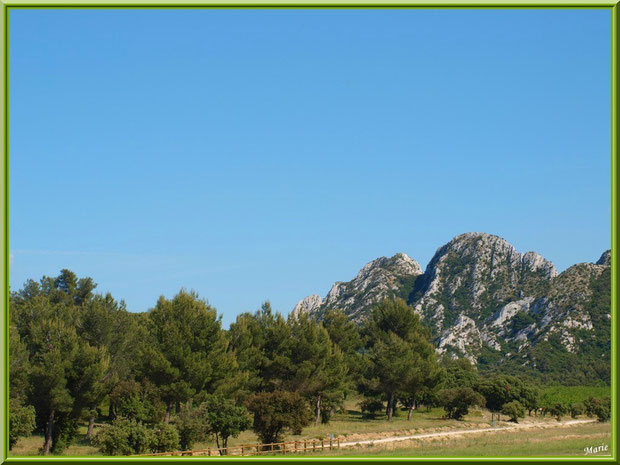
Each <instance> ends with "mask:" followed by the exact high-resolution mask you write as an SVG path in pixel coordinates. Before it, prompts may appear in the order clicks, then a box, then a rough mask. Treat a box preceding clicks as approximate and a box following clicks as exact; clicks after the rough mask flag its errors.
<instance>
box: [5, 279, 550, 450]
mask: <svg viewBox="0 0 620 465" xmlns="http://www.w3.org/2000/svg"><path fill="white" fill-rule="evenodd" d="M95 287H96V285H95V284H94V283H93V281H92V280H91V279H90V278H82V279H78V278H77V277H76V275H75V274H74V273H72V272H71V271H68V270H62V271H61V273H60V275H59V276H57V277H55V278H50V277H43V278H42V279H41V280H40V281H38V282H37V281H33V280H30V281H28V282H27V283H26V284H25V285H24V287H23V289H21V290H19V291H18V292H14V293H12V294H11V302H10V323H11V324H10V378H9V379H10V385H9V395H10V446H13V445H14V444H15V442H16V441H17V438H18V437H19V436H23V435H28V434H30V433H31V432H32V431H33V430H37V431H39V432H40V433H41V434H42V435H43V436H44V441H43V445H42V448H41V452H42V453H43V454H48V453H50V452H53V453H61V452H62V450H63V449H64V448H65V447H66V446H67V445H69V444H70V443H71V441H72V440H74V438H75V437H76V436H77V430H78V429H77V427H78V424H79V422H81V421H87V422H88V432H87V436H88V437H89V438H91V439H92V440H93V442H94V443H95V444H97V445H98V446H99V448H100V449H101V451H102V452H103V453H105V454H128V453H140V452H147V451H161V450H170V449H176V448H179V447H180V448H183V449H187V448H190V447H191V445H192V444H193V443H194V442H196V441H201V440H203V439H205V438H207V437H215V439H216V441H217V443H218V447H226V445H227V441H228V438H229V437H234V436H236V435H238V434H239V433H240V432H241V431H243V430H245V429H248V428H250V427H252V428H253V429H254V431H255V432H256V433H257V435H258V436H259V438H260V439H261V440H262V441H263V442H264V443H270V442H277V441H279V440H280V439H281V435H282V434H283V432H284V431H286V430H290V431H293V432H295V433H301V431H302V429H303V428H304V427H305V426H306V425H308V424H309V423H311V422H314V423H315V424H318V423H321V422H324V423H326V422H328V421H329V419H330V417H331V415H332V414H333V413H334V412H335V411H337V410H338V409H339V408H341V406H342V403H343V401H344V399H345V398H346V397H347V396H348V395H350V394H351V393H354V392H359V393H361V394H363V395H364V396H365V398H366V399H367V400H366V406H367V407H368V408H369V409H371V410H372V408H373V407H372V405H374V406H375V407H374V408H376V406H377V405H379V406H380V408H385V413H386V414H387V418H388V420H391V419H392V416H393V414H394V411H395V409H396V407H397V405H398V404H399V403H400V404H401V405H405V406H406V408H407V409H408V411H409V418H411V413H412V412H413V410H414V409H415V408H417V406H418V405H420V404H425V405H427V406H431V405H434V406H437V405H442V406H444V408H445V409H446V413H447V415H448V416H450V417H452V418H457V419H458V418H461V417H462V416H463V415H465V414H466V413H467V409H468V408H469V407H470V406H472V405H480V406H482V405H485V404H486V406H487V407H488V408H489V409H491V410H493V411H501V410H502V409H507V408H508V407H506V405H510V404H511V403H513V408H514V407H515V404H514V402H517V403H518V404H520V405H521V406H523V407H525V408H527V409H528V410H530V412H531V411H532V410H533V409H535V408H536V407H537V399H538V397H537V394H536V390H535V388H534V387H533V386H531V385H529V384H528V383H525V382H524V381H523V380H520V379H518V378H514V377H501V376H495V377H493V378H486V379H480V378H479V377H478V374H477V372H476V370H475V369H474V367H473V366H472V365H471V364H470V363H469V362H468V361H467V360H456V361H453V360H451V359H445V360H439V359H438V358H437V356H436V353H435V350H434V346H433V344H432V343H431V341H430V337H431V335H430V331H429V330H428V328H426V327H425V326H423V325H422V323H421V321H420V319H419V317H418V315H417V314H416V313H415V312H414V311H413V309H412V308H411V307H409V306H407V305H406V303H405V302H404V301H403V300H400V299H396V300H386V301H384V302H381V303H380V304H378V305H376V306H375V307H374V309H373V311H372V314H371V316H370V317H369V318H368V319H367V321H366V322H365V323H364V324H363V325H362V326H361V327H359V326H357V325H356V324H354V323H352V322H351V321H349V320H348V319H347V317H346V316H345V315H344V314H343V313H342V312H339V311H334V310H329V311H327V312H326V313H325V315H324V317H323V319H322V321H321V322H317V321H314V320H312V319H310V318H309V317H308V316H306V315H303V314H301V315H291V316H289V317H288V318H285V317H283V316H282V315H281V314H279V313H276V312H273V311H272V309H271V306H270V304H269V303H268V302H266V303H265V304H263V306H262V308H261V309H260V310H258V311H257V312H255V313H244V314H242V315H239V316H238V317H237V319H236V321H235V322H234V323H233V324H232V325H231V326H230V329H229V330H224V329H223V328H222V325H221V317H220V316H218V314H217V312H216V310H215V309H214V308H213V307H211V306H210V305H209V304H208V303H207V302H206V301H204V300H202V299H200V298H199V297H198V296H197V295H196V294H195V293H193V292H186V291H181V292H180V293H179V294H177V295H176V296H174V297H173V298H172V299H166V298H164V297H161V298H160V299H159V300H158V301H157V304H156V305H155V307H154V308H153V309H151V310H150V311H148V312H146V313H130V312H128V311H127V309H126V306H125V304H124V302H123V301H120V302H118V301H116V300H115V299H114V298H113V297H112V296H111V295H110V294H107V295H99V294H95V293H94V289H95ZM516 407H517V408H518V406H516ZM505 411H507V410H505ZM96 420H98V421H100V422H106V423H108V424H109V426H107V427H103V428H100V429H99V432H98V433H97V435H96V437H94V436H95V435H94V425H95V421H96Z"/></svg>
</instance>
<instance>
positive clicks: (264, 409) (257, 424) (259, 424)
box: [247, 391, 311, 444]
mask: <svg viewBox="0 0 620 465" xmlns="http://www.w3.org/2000/svg"><path fill="white" fill-rule="evenodd" d="M247 408H248V410H249V411H250V412H252V413H253V414H254V425H253V430H254V432H255V433H256V434H257V436H258V437H259V438H260V440H261V441H262V442H263V444H270V443H274V442H280V440H281V439H282V436H281V435H282V432H283V431H284V430H285V429H287V428H288V429H290V430H291V431H292V432H293V434H301V431H302V429H303V428H304V427H305V426H307V425H308V424H309V423H310V420H311V412H310V409H309V408H308V404H307V402H306V401H305V400H304V399H303V398H302V397H301V396H300V395H299V394H297V393H296V392H286V391H274V392H260V393H258V394H254V395H252V396H250V398H249V399H248V400H247Z"/></svg>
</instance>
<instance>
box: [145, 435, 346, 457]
mask: <svg viewBox="0 0 620 465" xmlns="http://www.w3.org/2000/svg"><path fill="white" fill-rule="evenodd" d="M339 447H340V438H334V439H311V440H305V441H289V442H275V443H272V444H242V445H239V446H230V447H208V448H206V449H197V450H178V451H173V452H156V453H152V454H139V455H137V457H145V456H148V457H156V456H196V455H206V456H220V455H228V456H231V455H236V456H248V455H262V454H282V455H286V454H295V453H299V452H308V451H311V452H315V451H318V450H325V449H328V450H331V449H337V448H339Z"/></svg>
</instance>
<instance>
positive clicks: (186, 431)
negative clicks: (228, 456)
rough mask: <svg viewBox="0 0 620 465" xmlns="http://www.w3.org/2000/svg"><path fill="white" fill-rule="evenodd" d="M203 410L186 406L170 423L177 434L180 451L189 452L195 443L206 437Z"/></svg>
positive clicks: (205, 421) (205, 422)
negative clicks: (174, 427)
mask: <svg viewBox="0 0 620 465" xmlns="http://www.w3.org/2000/svg"><path fill="white" fill-rule="evenodd" d="M205 414H206V412H205V409H204V408H203V407H202V406H201V407H198V408H194V407H192V406H191V405H189V403H188V405H186V406H185V407H184V408H183V409H182V410H181V412H179V414H177V415H176V416H175V417H174V418H173V419H172V422H173V423H174V425H175V426H176V428H177V431H178V433H179V446H180V448H181V449H182V450H189V449H191V448H192V446H193V445H194V443H195V442H198V441H201V440H203V439H205V438H206V437H207V420H206V418H205Z"/></svg>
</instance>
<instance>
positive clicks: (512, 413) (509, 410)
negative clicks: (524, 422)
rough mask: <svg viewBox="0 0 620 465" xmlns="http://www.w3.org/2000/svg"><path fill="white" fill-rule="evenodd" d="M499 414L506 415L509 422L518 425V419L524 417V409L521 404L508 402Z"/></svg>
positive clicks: (515, 401) (514, 401)
mask: <svg viewBox="0 0 620 465" xmlns="http://www.w3.org/2000/svg"><path fill="white" fill-rule="evenodd" d="M501 413H503V414H504V415H508V416H509V417H510V421H513V422H515V423H519V418H523V417H524V416H525V407H524V406H523V404H521V402H519V401H517V400H513V401H512V402H508V403H506V404H504V405H503V406H502V410H501Z"/></svg>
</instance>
